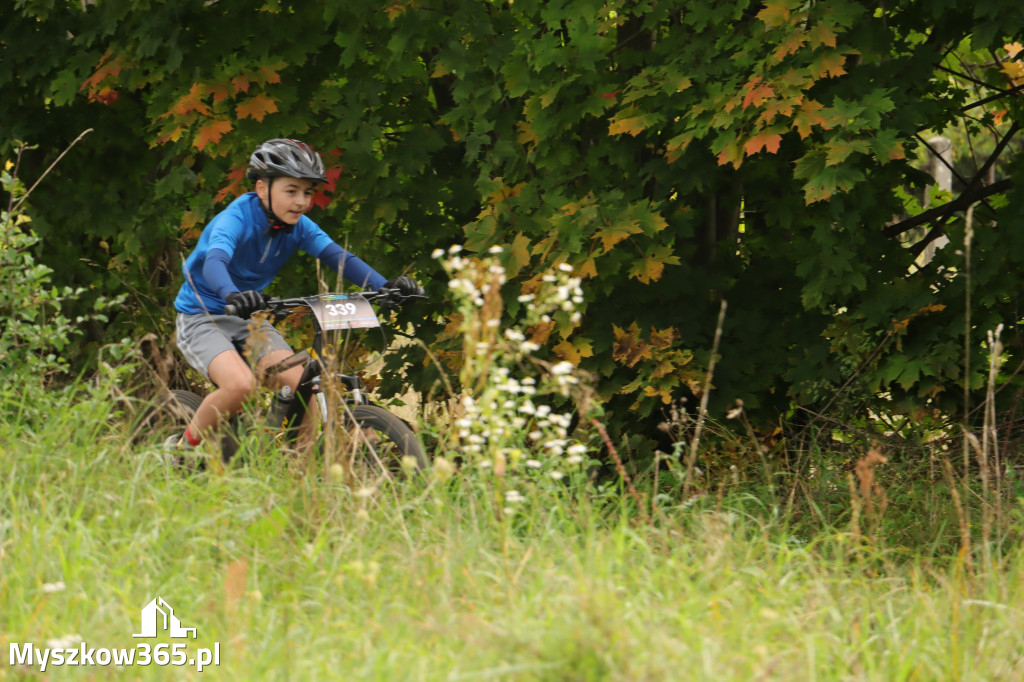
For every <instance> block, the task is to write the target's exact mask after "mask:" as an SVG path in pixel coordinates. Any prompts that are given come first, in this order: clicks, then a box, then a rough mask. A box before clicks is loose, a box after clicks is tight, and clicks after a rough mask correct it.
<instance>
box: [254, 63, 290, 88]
mask: <svg viewBox="0 0 1024 682" xmlns="http://www.w3.org/2000/svg"><path fill="white" fill-rule="evenodd" d="M286 66H288V63H287V62H275V63H273V64H267V65H265V66H261V67H260V68H259V69H257V70H256V80H258V81H259V82H260V83H263V84H266V83H280V82H281V76H280V74H278V71H280V70H281V69H283V68H284V67H286Z"/></svg>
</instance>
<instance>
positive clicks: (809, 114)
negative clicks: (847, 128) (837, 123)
mask: <svg viewBox="0 0 1024 682" xmlns="http://www.w3.org/2000/svg"><path fill="white" fill-rule="evenodd" d="M824 108H825V107H824V106H823V105H822V104H821V103H820V102H817V101H815V100H813V99H809V100H807V101H806V102H804V103H803V105H802V106H801V107H800V110H799V111H798V112H797V113H796V116H794V117H793V125H795V126H796V131H797V132H798V133H799V134H800V139H805V138H806V137H807V136H808V135H810V134H811V132H812V130H811V129H812V128H813V127H814V126H821V127H823V128H828V127H830V126H829V125H828V119H826V118H825V116H824V115H823V114H822V113H821V112H822V110H823V109H824Z"/></svg>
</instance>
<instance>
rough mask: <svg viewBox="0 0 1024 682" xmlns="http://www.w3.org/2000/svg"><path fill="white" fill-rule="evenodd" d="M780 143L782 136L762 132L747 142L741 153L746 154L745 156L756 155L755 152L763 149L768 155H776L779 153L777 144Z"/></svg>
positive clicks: (765, 131)
mask: <svg viewBox="0 0 1024 682" xmlns="http://www.w3.org/2000/svg"><path fill="white" fill-rule="evenodd" d="M781 142H782V136H781V135H779V134H778V133H773V132H769V131H767V130H763V131H761V132H759V133H758V134H757V135H754V136H753V137H752V138H750V139H749V140H747V144H746V145H744V147H743V151H745V152H746V153H747V156H751V155H753V154H756V153H757V152H759V151H761V150H762V149H764V150H765V151H766V152H768V153H769V154H776V153H778V151H779V144H780V143H781Z"/></svg>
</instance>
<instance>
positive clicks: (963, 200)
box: [884, 121, 1021, 237]
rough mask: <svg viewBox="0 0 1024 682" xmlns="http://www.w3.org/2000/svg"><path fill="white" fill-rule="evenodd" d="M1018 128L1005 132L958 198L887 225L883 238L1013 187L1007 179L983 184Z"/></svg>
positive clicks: (1014, 124) (1017, 124) (895, 234)
mask: <svg viewBox="0 0 1024 682" xmlns="http://www.w3.org/2000/svg"><path fill="white" fill-rule="evenodd" d="M1020 128H1021V124H1020V123H1017V122H1016V121H1014V122H1013V125H1011V126H1010V129H1009V130H1007V131H1006V134H1005V135H1003V138H1002V139H1001V140H999V143H998V144H997V145H996V148H995V149H994V150H993V151H992V153H991V154H990V155H989V157H988V158H987V159H986V160H985V164H984V165H983V166H982V167H981V168H980V169H979V170H978V172H977V173H975V174H974V177H973V178H971V182H970V184H968V185H967V189H965V190H964V191H963V192H962V193H961V194H960V196H958V197H957V198H956V199H953V200H952V201H950V202H947V203H945V204H943V205H942V206H936V207H935V208H931V209H928V210H927V211H924V212H923V213H919V214H917V215H915V216H911V217H909V218H907V219H906V220H901V221H900V222H898V223H895V224H893V225H889V226H888V227H886V228H885V231H884V234H885V236H886V237H898V236H899V235H901V234H903V233H904V232H906V231H907V230H911V229H913V228H915V227H918V226H919V225H924V224H925V223H928V222H931V221H932V220H934V219H935V218H938V217H941V216H946V215H949V214H950V213H953V212H955V211H959V210H960V209H962V208H965V207H967V206H969V205H971V204H973V203H974V202H976V201H981V200H982V199H985V198H986V197H989V196H991V195H993V194H999V193H1000V192H1005V191H1006V190H1008V189H1010V188H1011V187H1013V181H1012V180H1008V179H1007V180H1000V181H999V182H994V183H992V184H991V185H987V186H986V185H984V184H983V183H984V181H985V178H986V177H988V172H989V170H990V169H991V168H992V166H994V165H995V163H996V161H997V160H998V159H999V155H1000V154H1002V153H1003V150H1004V149H1006V145H1008V144H1009V143H1010V140H1011V139H1012V138H1013V136H1014V135H1016V134H1017V131H1019V130H1020Z"/></svg>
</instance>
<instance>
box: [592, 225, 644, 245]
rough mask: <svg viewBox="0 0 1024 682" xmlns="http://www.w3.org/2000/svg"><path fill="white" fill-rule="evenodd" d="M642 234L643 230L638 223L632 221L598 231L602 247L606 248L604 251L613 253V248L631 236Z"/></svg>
mask: <svg viewBox="0 0 1024 682" xmlns="http://www.w3.org/2000/svg"><path fill="white" fill-rule="evenodd" d="M641 232H643V228H641V227H640V224H639V223H638V222H637V221H635V220H632V221H630V222H622V223H619V224H617V225H612V226H611V227H606V228H604V229H603V230H598V232H597V235H596V236H597V237H599V238H600V239H601V245H602V246H603V247H604V250H605V251H611V249H612V247H613V246H615V245H616V244H618V243H619V242H621V241H622V240H624V239H628V238H629V236H630V235H633V234H640V233H641Z"/></svg>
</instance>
